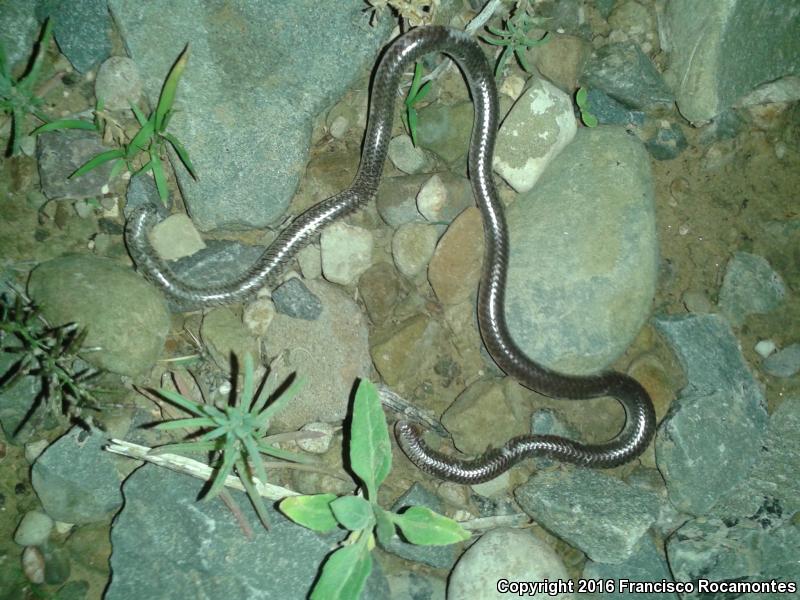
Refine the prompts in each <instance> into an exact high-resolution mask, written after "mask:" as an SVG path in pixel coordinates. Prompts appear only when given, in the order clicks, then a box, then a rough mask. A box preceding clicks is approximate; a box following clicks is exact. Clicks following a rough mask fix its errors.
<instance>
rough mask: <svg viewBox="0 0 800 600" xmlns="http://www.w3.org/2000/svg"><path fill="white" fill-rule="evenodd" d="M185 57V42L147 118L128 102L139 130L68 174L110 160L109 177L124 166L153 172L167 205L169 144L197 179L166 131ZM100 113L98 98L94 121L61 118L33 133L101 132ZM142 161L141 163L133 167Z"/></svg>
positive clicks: (182, 149)
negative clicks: (60, 131)
mask: <svg viewBox="0 0 800 600" xmlns="http://www.w3.org/2000/svg"><path fill="white" fill-rule="evenodd" d="M188 60H189V45H188V44H187V45H186V48H184V50H183V52H181V55H180V56H179V57H178V60H176V61H175V64H174V65H173V66H172V69H170V72H169V74H168V75H167V78H166V80H165V81H164V85H163V87H162V88H161V94H160V95H159V97H158V103H157V104H156V109H155V110H154V111H153V112H151V113H150V116H149V117H145V115H144V113H143V112H142V111H141V109H140V108H139V107H138V106H136V105H135V104H132V105H131V110H132V111H133V114H134V116H135V117H136V120H137V121H138V123H139V130H138V131H137V132H136V133H135V134H134V136H133V137H132V138H131V141H130V142H128V143H127V144H123V145H122V146H121V147H119V148H113V149H111V150H106V151H105V152H101V153H100V154H98V155H96V156H93V157H92V158H90V159H89V160H88V161H86V163H84V164H83V165H81V166H80V167H78V168H77V169H76V170H75V171H74V172H73V173H72V174H71V175H70V177H79V176H81V175H83V174H84V173H88V172H89V171H91V170H92V169H96V168H97V167H99V166H100V165H102V164H105V163H107V162H109V161H112V160H113V161H116V162H115V164H114V166H113V167H112V169H111V177H112V178H113V177H116V176H117V175H118V174H119V173H121V172H122V169H123V168H124V167H127V168H128V170H129V171H131V172H132V173H133V175H139V174H142V173H146V172H148V171H150V172H152V173H153V178H154V179H155V181H156V188H157V189H158V196H159V198H161V202H162V203H164V204H165V205H166V203H167V200H168V198H169V190H168V189H167V176H166V171H165V168H164V163H163V161H165V160H166V159H167V154H166V147H167V144H169V145H170V146H172V147H173V148H174V149H175V153H176V154H177V155H178V158H179V159H180V161H181V162H182V163H183V165H184V166H185V167H186V170H187V171H189V174H190V175H191V176H192V177H194V178H195V179H197V173H196V171H195V169H194V165H193V164H192V161H191V159H190V158H189V153H188V152H187V151H186V148H185V147H184V146H183V144H181V143H180V142H179V141H178V139H177V138H176V137H175V136H174V135H172V134H171V133H168V132H167V127H168V126H169V121H170V119H171V118H172V115H173V110H172V105H173V103H174V102H175V94H176V92H177V89H178V83H179V82H180V78H181V75H183V71H184V70H185V69H186V63H187V61H188ZM101 114H102V101H101V100H98V102H97V107H96V108H95V120H94V122H90V121H84V120H81V119H63V120H60V121H55V122H53V123H51V124H47V125H44V126H42V127H40V128H39V129H37V130H36V133H42V132H44V131H53V130H57V129H88V130H96V131H101V130H102V126H103V125H102V122H101V120H100V116H101ZM142 155H144V158H142ZM142 162H143V164H142V166H140V167H137V166H136V165H137V164H140V163H142Z"/></svg>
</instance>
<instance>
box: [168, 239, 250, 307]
mask: <svg viewBox="0 0 800 600" xmlns="http://www.w3.org/2000/svg"><path fill="white" fill-rule="evenodd" d="M205 244H206V247H205V248H203V249H202V250H200V251H198V252H195V253H194V254H192V255H191V256H187V257H185V258H180V259H178V260H176V261H175V262H174V263H172V264H171V265H170V268H171V269H172V271H173V272H174V273H175V275H176V276H177V277H178V278H179V279H181V280H182V281H191V282H192V285H196V286H197V287H200V288H209V287H214V286H218V285H225V284H226V283H228V282H229V281H233V280H234V279H236V278H238V277H239V276H241V275H244V274H245V273H246V272H247V271H249V270H250V268H251V267H252V266H253V265H254V264H255V262H256V261H257V260H258V259H259V258H261V256H262V255H263V254H264V248H263V247H261V246H249V245H247V244H242V243H240V242H234V241H230V240H208V241H207V242H205ZM171 308H174V307H171Z"/></svg>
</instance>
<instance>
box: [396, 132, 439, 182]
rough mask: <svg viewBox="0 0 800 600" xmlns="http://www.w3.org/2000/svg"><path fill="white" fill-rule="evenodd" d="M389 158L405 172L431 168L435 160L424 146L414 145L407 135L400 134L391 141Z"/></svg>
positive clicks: (422, 170)
mask: <svg viewBox="0 0 800 600" xmlns="http://www.w3.org/2000/svg"><path fill="white" fill-rule="evenodd" d="M389 160H390V161H392V164H393V165H394V166H395V167H397V168H398V169H400V170H401V171H403V173H409V174H413V173H421V172H424V171H426V170H427V169H429V168H430V167H431V166H432V165H433V163H434V160H433V159H432V158H431V157H430V156H428V153H427V152H425V150H423V149H422V148H418V147H415V146H414V143H413V142H412V141H411V138H410V137H409V136H407V135H398V136H397V137H395V138H392V140H391V141H390V142H389Z"/></svg>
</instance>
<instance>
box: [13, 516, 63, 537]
mask: <svg viewBox="0 0 800 600" xmlns="http://www.w3.org/2000/svg"><path fill="white" fill-rule="evenodd" d="M53 525H54V523H53V519H51V518H50V517H49V516H47V515H46V514H45V513H43V512H41V511H38V510H31V511H29V512H26V513H25V515H24V516H23V517H22V520H21V521H20V522H19V525H18V526H17V530H16V531H15V532H14V542H16V543H17V544H19V545H20V546H41V545H42V544H44V543H45V542H46V541H47V538H48V537H50V532H51V531H52V530H53Z"/></svg>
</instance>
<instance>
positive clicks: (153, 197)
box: [122, 174, 172, 219]
mask: <svg viewBox="0 0 800 600" xmlns="http://www.w3.org/2000/svg"><path fill="white" fill-rule="evenodd" d="M143 204H149V205H150V206H154V207H155V208H156V211H157V212H158V215H159V217H160V218H162V219H166V218H167V217H168V216H169V214H170V213H169V209H170V208H171V207H172V196H171V195H170V196H169V197H168V198H167V203H166V206H165V205H164V203H163V202H162V201H161V198H160V197H159V195H158V188H157V187H156V182H155V180H154V179H153V178H152V177H150V176H149V175H145V174H143V175H139V176H138V177H131V180H130V182H128V189H127V190H126V191H125V208H124V209H123V210H122V213H123V214H124V215H125V217H126V218H130V216H131V213H133V211H134V210H135V209H136V208H138V207H139V206H141V205H143Z"/></svg>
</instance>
